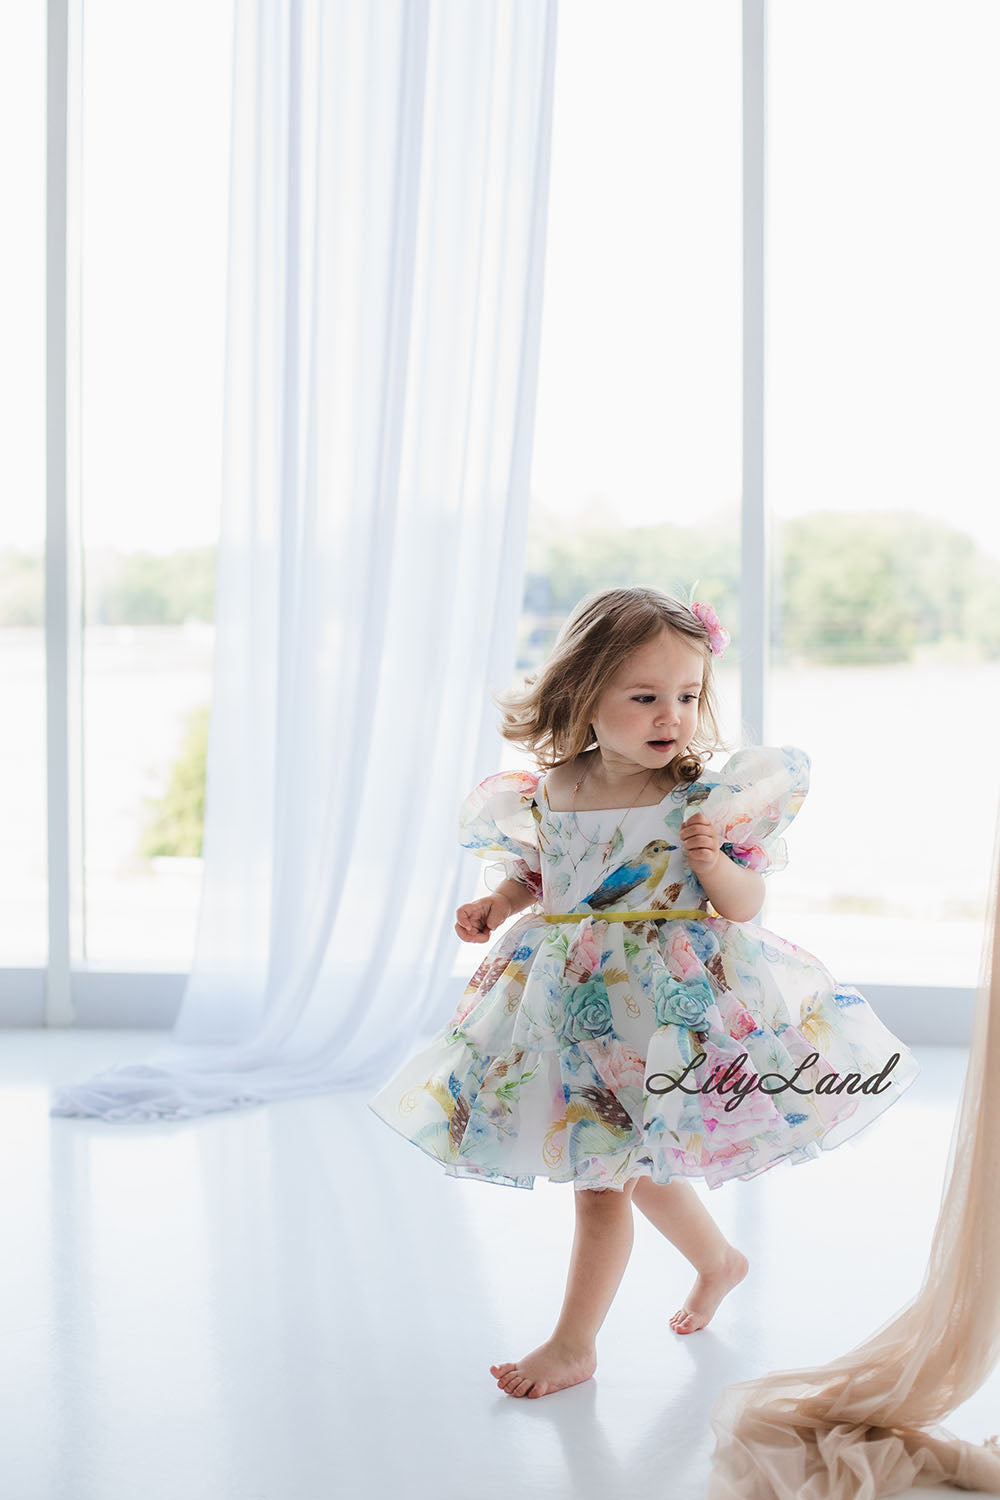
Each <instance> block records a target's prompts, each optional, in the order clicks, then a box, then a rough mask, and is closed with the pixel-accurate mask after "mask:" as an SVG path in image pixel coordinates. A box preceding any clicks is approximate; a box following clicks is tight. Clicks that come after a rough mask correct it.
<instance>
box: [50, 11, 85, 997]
mask: <svg viewBox="0 0 1000 1500" xmlns="http://www.w3.org/2000/svg"><path fill="white" fill-rule="evenodd" d="M47 18H48V34H47V40H46V78H47V91H46V231H45V235H46V286H45V299H46V313H45V396H46V417H45V427H46V431H45V442H46V464H45V472H46V479H45V488H46V522H45V531H46V537H45V675H46V688H45V696H46V805H47V815H48V886H49V893H48V894H49V907H48V910H49V952H48V964H47V970H46V986H45V1024H46V1025H48V1026H65V1025H70V1024H71V1023H72V1022H73V1019H74V1007H73V995H72V974H73V965H74V961H75V960H76V961H78V960H79V959H80V958H81V957H82V952H83V882H82V865H83V850H82V833H81V827H80V820H81V816H82V800H81V795H80V792H81V784H80V783H81V777H80V760H81V757H80V744H81V714H80V694H81V689H82V673H81V668H80V654H81V628H82V626H81V589H80V528H79V524H78V518H79V504H80V487H79V474H80V465H79V391H80V383H79V379H78V378H74V379H72V380H71V379H70V368H71V367H70V353H71V352H72V354H73V357H74V361H75V363H74V366H73V374H74V376H77V377H78V371H79V351H80V337H79V329H80V310H79V271H80V264H81V260H80V253H79V243H78V241H79V224H80V214H79V191H80V173H79V165H78V164H79V161H80V133H79V129H78V128H77V127H78V123H79V117H80V110H79V105H80V84H81V74H82V69H81V61H82V57H81V41H82V0H48V9H47ZM71 122H72V125H73V129H72V130H71V129H70V128H69V127H70V124H71ZM70 142H72V147H73V149H72V153H71V152H70V150H69V143H70Z"/></svg>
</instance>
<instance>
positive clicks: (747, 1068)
mask: <svg viewBox="0 0 1000 1500" xmlns="http://www.w3.org/2000/svg"><path fill="white" fill-rule="evenodd" d="M728 642H729V634H728V632H727V631H726V630H725V629H724V628H723V627H722V626H721V625H720V623H719V621H718V619H717V618H716V616H715V613H714V611H713V610H712V609H711V607H710V606H709V605H707V604H703V603H701V602H695V603H694V604H692V605H691V606H690V607H689V606H688V605H686V604H684V603H682V602H680V601H678V600H676V599H673V598H671V597H670V596H669V595H667V594H664V593H661V592H660V591H659V590H657V589H653V588H612V589H605V590H602V591H600V592H598V593H595V594H593V595H589V596H588V597H587V598H585V599H584V600H582V601H581V603H580V604H579V605H578V606H577V607H576V609H575V610H574V611H573V613H572V615H571V616H570V618H569V619H568V620H567V621H566V623H565V624H564V626H563V628H562V630H561V631H560V633H559V636H558V638H557V640H556V643H555V646H554V647H553V650H552V653H551V655H550V656H549V658H548V660H547V662H546V663H545V665H544V666H543V667H542V668H541V669H540V671H539V672H537V673H536V674H535V675H534V676H533V677H530V678H529V679H528V680H527V683H526V686H525V689H524V690H523V691H522V692H520V693H513V694H508V695H505V696H504V697H503V698H502V699H500V700H498V701H499V702H500V705H501V708H502V709H503V712H504V718H503V723H502V726H501V733H502V734H503V736H504V738H506V739H508V740H510V741H512V742H513V743H515V744H518V745H521V746H523V747H524V748H525V749H526V750H528V751H530V753H531V754H532V755H533V757H534V759H535V761H536V763H537V764H538V765H539V767H540V768H542V769H540V770H538V771H530V770H514V771H501V772H498V773H496V774H494V775H491V776H488V777H487V778H486V779H485V780H484V781H482V782H480V784H479V785H478V786H477V787H476V788H475V789H474V791H472V792H471V793H470V794H469V796H468V797H467V798H466V799H465V801H464V803H463V804H462V806H461V809H460V813H459V837H460V841H461V843H462V845H463V846H464V847H465V848H468V849H472V850H474V851H475V853H476V854H477V855H480V856H483V857H485V858H488V859H491V860H494V861H497V862H496V863H494V864H493V865H492V866H491V870H490V873H491V874H494V875H495V876H502V877H503V878H502V879H500V881H499V883H498V884H496V885H495V886H494V885H492V884H491V882H487V883H488V885H490V893H489V894H488V895H486V896H483V897H480V898H478V899H476V900H473V901H468V902H466V903H465V904H464V905H462V906H460V907H459V908H458V911H457V913H456V918H457V920H456V931H457V932H458V934H459V936H460V937H462V938H463V939H464V940H465V941H467V942H474V943H485V942H489V941H490V938H491V936H492V934H493V933H494V931H495V930H496V929H497V928H498V927H502V926H504V924H506V923H507V922H508V920H509V918H510V917H512V916H513V915H514V914H515V913H517V912H524V915H523V916H521V917H519V919H518V920H517V921H516V922H513V923H511V924H510V925H509V926H506V927H505V928H504V931H503V933H502V934H501V935H500V936H499V937H498V938H497V940H496V941H495V942H494V943H493V945H492V947H491V948H490V950H489V952H488V953H487V954H486V956H485V958H484V959H483V961H482V963H481V964H480V965H479V967H478V969H477V970H476V972H475V973H474V974H473V976H472V978H471V980H470V981H469V984H468V986H467V988H466V990H465V993H464V995H463V997H462V1000H461V1002H460V1003H459V1006H458V1008H457V1010H456V1012H455V1014H454V1015H453V1016H452V1017H451V1018H450V1020H449V1021H448V1024H447V1025H446V1026H445V1027H444V1028H443V1029H442V1030H441V1031H440V1032H439V1033H438V1035H437V1037H436V1038H435V1039H434V1041H433V1042H431V1044H430V1045H429V1046H427V1047H426V1048H424V1049H423V1050H422V1051H420V1052H418V1053H417V1054H416V1055H415V1056H413V1057H411V1058H410V1059H409V1061H408V1062H407V1063H406V1064H405V1065H404V1066H403V1067H402V1068H401V1069H400V1070H399V1071H398V1072H397V1073H396V1075H395V1076H394V1077H393V1078H392V1079H391V1080H390V1081H389V1082H388V1083H387V1084H385V1085H384V1087H383V1088H382V1089H380V1091H379V1092H378V1094H376V1096H375V1097H374V1098H373V1099H372V1100H371V1101H370V1107H371V1108H372V1109H373V1110H374V1111H375V1113H376V1114H378V1115H379V1117H380V1118H381V1119H383V1120H385V1121H386V1122H387V1123H388V1124H390V1125H391V1126H392V1127H393V1128H394V1129H395V1130H397V1131H399V1132H400V1133H401V1134H402V1135H404V1136H406V1137H407V1139H409V1140H411V1141H413V1142H414V1144H416V1145H418V1146H419V1147H421V1149H422V1150H424V1151H425V1152H427V1153H428V1154H429V1155H430V1156H433V1157H434V1158H435V1159H436V1160H437V1161H439V1162H441V1163H442V1165H443V1166H444V1170H445V1171H446V1172H447V1173H449V1174H450V1175H451V1176H453V1177H478V1178H480V1179H481V1180H483V1181H485V1182H493V1183H500V1184H505V1185H507V1186H512V1187H522V1188H531V1187H532V1186H533V1185H534V1179H535V1177H536V1176H539V1175H541V1176H544V1177H547V1178H548V1179H549V1180H550V1181H551V1182H568V1183H572V1184H573V1187H574V1190H575V1191H574V1204H575V1210H576V1232H575V1237H574V1241H573V1249H572V1254H571V1257H570V1265H569V1274H568V1279H567V1284H566V1293H565V1297H564V1300H563V1305H562V1309H561V1312H560V1314H559V1317H558V1319H557V1321H556V1324H555V1328H554V1329H553V1331H552V1333H551V1335H550V1336H549V1338H547V1339H546V1340H545V1341H544V1343H542V1344H540V1345H539V1346H538V1347H537V1348H536V1349H533V1350H532V1351H531V1353H529V1354H527V1355H525V1356H523V1357H522V1358H521V1359H519V1360H516V1361H508V1362H505V1363H502V1364H496V1365H491V1366H490V1370H491V1372H492V1374H493V1375H494V1377H495V1378H496V1381H497V1384H498V1385H499V1386H500V1388H501V1389H502V1390H504V1391H506V1392H507V1393H508V1394H509V1395H512V1396H543V1395H546V1394H548V1393H549V1392H552V1391H557V1390H561V1389H563V1388H564V1387H565V1386H569V1385H574V1384H576V1383H577V1382H579V1381H581V1380H586V1379H588V1378H589V1377H590V1376H591V1375H592V1374H593V1373H594V1370H595V1369H596V1367H597V1361H596V1338H597V1332H598V1329H599V1328H600V1326H601V1324H602V1323H603V1321H604V1318H605V1316H606V1314H607V1311H608V1308H609V1307H610V1305H611V1301H612V1299H613V1297H614V1295H615V1292H616V1290H617V1288H618V1285H619V1282H620V1281H621V1277H622V1275H623V1273H624V1270H625V1265H626V1263H627V1261H628V1258H629V1254H630V1252H631V1249H632V1239H633V1222H632V1204H633V1203H634V1204H635V1205H636V1207H638V1208H639V1209H640V1211H641V1212H642V1213H643V1214H645V1216H646V1217H647V1218H648V1219H649V1220H650V1221H651V1222H652V1223H653V1224H654V1225H655V1226H656V1228H657V1229H659V1230H660V1231H661V1232H662V1233H663V1234H664V1235H665V1236H666V1238H667V1239H669V1240H670V1241H671V1242H672V1243H673V1244H674V1245H676V1246H677V1248H678V1249H679V1250H680V1252H681V1254H682V1255H684V1256H685V1257H686V1258H687V1259H688V1260H689V1261H690V1262H691V1264H692V1266H693V1267H694V1268H695V1271H696V1272H697V1275H696V1278H695V1281H694V1285H693V1286H692V1288H691V1290H690V1292H689V1293H688V1297H687V1300H686V1302H685V1303H684V1304H683V1306H682V1307H680V1308H679V1309H678V1310H677V1311H676V1312H675V1313H674V1315H673V1317H672V1318H671V1319H670V1325H671V1327H672V1328H673V1329H674V1331H675V1332H676V1333H678V1334H688V1333H693V1332H695V1331H697V1330H698V1329H700V1328H704V1327H705V1325H706V1324H707V1323H708V1322H709V1320H710V1319H711V1317H712V1315H713V1313H714V1312H715V1310H716V1308H717V1307H718V1305H719V1303H720V1301H721V1300H722V1298H723V1297H724V1296H725V1295H726V1293H727V1292H729V1291H730V1290H731V1289H732V1288H733V1287H734V1286H736V1284H737V1283H738V1282H740V1281H741V1280H742V1279H743V1278H744V1277H745V1276H746V1274H747V1270H748V1261H747V1259H746V1257H745V1256H744V1255H743V1254H742V1253H741V1251H740V1250H739V1249H737V1248H736V1247H735V1246H734V1245H732V1244H730V1243H729V1241H728V1240H727V1239H726V1237H725V1235H724V1234H723V1233H722V1231H721V1230H720V1229H719V1227H718V1225H717V1224H716V1223H715V1221H714V1220H713V1218H712V1216H711V1214H710V1213H709V1212H708V1210H707V1208H706V1207H705V1205H704V1203H703V1202H702V1200H701V1198H700V1197H699V1196H698V1194H697V1193H696V1192H695V1190H694V1188H693V1187H692V1184H691V1179H693V1178H699V1179H701V1180H702V1181H703V1182H705V1183H706V1184H707V1186H708V1187H709V1188H710V1189H714V1188H717V1187H719V1186H721V1184H722V1183H724V1182H728V1181H730V1180H731V1179H734V1178H738V1179H740V1180H743V1181H746V1180H747V1179H749V1178H752V1177H756V1176H757V1175H758V1174H759V1173H761V1172H764V1171H767V1170H768V1169H769V1168H770V1167H773V1166H775V1165H776V1164H777V1163H779V1162H783V1161H791V1162H792V1163H801V1162H805V1161H808V1160H810V1159H811V1158H813V1157H816V1156H818V1155H819V1154H820V1152H821V1150H824V1149H825V1150H829V1149H830V1148H831V1147H834V1146H837V1145H840V1144H841V1143H842V1142H843V1141H844V1140H846V1139H847V1138H848V1137H849V1136H852V1135H856V1134H857V1133H858V1132H859V1131H861V1130H862V1129H864V1127H865V1126H866V1125H868V1124H870V1123H871V1121H872V1120H873V1119H875V1118H876V1116H878V1115H879V1114H881V1112H882V1111H883V1110H885V1109H886V1108H888V1106H889V1105H891V1104H893V1103H894V1102H895V1101H896V1100H897V1099H898V1098H899V1097H900V1095H901V1094H902V1092H903V1090H904V1089H906V1088H907V1087H908V1086H909V1085H910V1084H911V1083H912V1082H913V1080H914V1079H915V1078H916V1076H917V1074H918V1071H919V1069H918V1066H917V1063H916V1061H915V1059H914V1058H913V1056H912V1054H911V1053H910V1052H909V1050H908V1049H907V1048H906V1046H905V1045H904V1044H903V1043H902V1042H900V1041H898V1040H897V1039H896V1038H895V1037H894V1036H893V1035H892V1034H891V1033H890V1032H889V1031H888V1030H887V1029H886V1027H885V1026H883V1024H882V1022H881V1021H880V1020H879V1018H878V1016H876V1014H875V1012H874V1011H873V1010H872V1009H871V1007H870V1006H869V1005H868V1003H867V1001H866V1000H865V999H864V997H863V996H862V995H861V994H860V993H859V992H858V991H857V990H856V989H854V988H853V987H852V986H850V985H845V984H838V982H837V981H836V979H834V977H833V975H832V974H831V973H830V972H829V970H828V969H827V968H825V967H824V965H823V964H822V963H821V962H820V960H819V959H818V958H816V957H814V955H813V954H811V953H808V952H806V950H805V949H803V948H798V947H796V945H795V944H794V943H792V942H789V941H788V940H786V939H785V938H782V937H779V936H778V935H777V934H775V933H773V932H770V931H768V930H767V929H765V928H763V927H760V926H757V925H756V923H755V922H754V920H753V919H754V917H755V916H756V915H757V914H758V913H759V911H760V908H761V905H762V903H763V900H764V878H765V877H766V876H767V875H769V874H771V873H773V872H774V871H776V870H781V869H783V868H784V867H785V865H786V864H787V850H786V846H785V842H784V840H783V838H781V836H780V835H781V834H782V833H783V831H784V830H785V829H786V828H787V827H788V825H789V823H790V822H791V821H792V818H793V817H794V816H795V814H796V813H797V812H798V810H799V808H800V807H801V805H802V801H803V799H804V797H805V795H806V792H807V790H808V785H809V757H808V756H807V755H806V754H805V752H804V751H802V750H799V749H797V748H795V747H794V746H791V745H782V746H780V747H775V746H756V747H750V748H745V749H741V750H737V751H736V752H735V754H732V755H730V757H729V759H728V760H727V761H726V762H725V764H724V765H723V766H722V767H721V769H720V770H719V771H717V772H710V771H707V770H706V769H705V764H704V763H705V759H706V758H707V757H708V756H709V755H711V753H712V752H713V751H715V750H716V749H725V748H726V747H725V745H724V744H723V743H722V742H721V741H720V739H719V731H718V724H717V719H716V699H715V684H714V679H713V659H714V657H715V656H718V655H720V654H721V653H722V652H723V651H724V650H725V647H726V646H727V644H728Z"/></svg>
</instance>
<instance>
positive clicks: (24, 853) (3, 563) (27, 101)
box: [0, 4, 48, 965]
mask: <svg viewBox="0 0 1000 1500" xmlns="http://www.w3.org/2000/svg"><path fill="white" fill-rule="evenodd" d="M2 35H3V45H2V46H0V165H2V170H0V177H2V180H3V184H4V207H5V211H6V212H5V223H6V228H5V232H4V233H3V234H2V235H0V328H2V329H3V338H2V339H0V410H2V412H3V420H2V432H3V440H2V442H0V466H2V468H0V495H2V500H0V517H2V526H0V693H2V694H3V733H2V734H0V826H2V827H3V858H2V859H0V910H2V911H3V918H4V919H3V921H2V922H0V963H2V964H10V965H13V964H39V963H44V961H45V957H46V952H47V944H48V935H47V923H48V887H47V880H46V856H45V637H44V632H43V630H42V618H43V613H44V609H45V578H44V566H43V564H44V558H43V547H44V539H45V7H44V5H40V4H37V5H12V6H8V7H7V8H6V9H5V11H4V15H3V23H2ZM15 227H16V232H15Z"/></svg>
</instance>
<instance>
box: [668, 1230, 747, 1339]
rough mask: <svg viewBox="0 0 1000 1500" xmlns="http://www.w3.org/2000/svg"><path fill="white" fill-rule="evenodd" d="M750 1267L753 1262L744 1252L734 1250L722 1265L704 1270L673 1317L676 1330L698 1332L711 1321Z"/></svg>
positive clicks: (727, 1254)
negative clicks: (725, 1297)
mask: <svg viewBox="0 0 1000 1500" xmlns="http://www.w3.org/2000/svg"><path fill="white" fill-rule="evenodd" d="M749 1269H750V1262H749V1261H748V1260H747V1258H746V1256H745V1255H744V1254H742V1252H741V1251H739V1250H736V1249H730V1250H728V1251H727V1252H726V1258H725V1260H724V1261H723V1262H722V1264H721V1265H720V1266H717V1267H714V1268H713V1269H712V1270H710V1271H701V1272H699V1274H698V1277H697V1280H696V1281H695V1284H694V1286H693V1287H692V1288H691V1291H690V1292H689V1294H688V1299H687V1301H686V1302H685V1304H684V1306H683V1307H679V1308H678V1309H677V1311H676V1312H675V1313H674V1315H673V1317H672V1318H671V1319H670V1326H671V1328H672V1329H673V1330H674V1332H675V1333H696V1332H697V1330H698V1329H699V1328H704V1327H705V1324H706V1323H707V1322H709V1320H710V1319H711V1317H712V1314H713V1313H714V1312H715V1309H716V1308H717V1307H718V1305H719V1303H720V1302H721V1301H722V1299H723V1297H724V1296H725V1295H726V1293H727V1292H730V1291H732V1289H733V1287H734V1286H736V1285H737V1284H738V1283H739V1282H741V1281H742V1280H743V1278H744V1276H745V1275H746V1274H747V1272H748V1271H749Z"/></svg>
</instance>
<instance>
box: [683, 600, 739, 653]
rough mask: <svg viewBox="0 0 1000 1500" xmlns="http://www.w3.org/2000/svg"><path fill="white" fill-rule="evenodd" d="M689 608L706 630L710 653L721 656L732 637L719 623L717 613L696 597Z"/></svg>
mask: <svg viewBox="0 0 1000 1500" xmlns="http://www.w3.org/2000/svg"><path fill="white" fill-rule="evenodd" d="M691 609H692V611H693V613H694V614H696V615H697V616H698V619H699V620H700V621H701V623H702V624H703V625H704V627H705V629H706V630H707V631H708V644H709V645H710V646H711V648H712V654H713V655H714V656H721V655H722V653H723V651H725V649H726V647H727V646H728V645H729V642H730V640H731V639H732V637H731V636H730V634H729V631H728V630H727V629H726V627H725V626H724V625H722V624H721V623H720V621H719V617H718V615H717V614H716V613H715V610H714V609H713V608H712V606H711V605H710V604H703V603H702V602H701V600H700V599H696V600H695V601H694V603H693V604H692V605H691Z"/></svg>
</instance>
